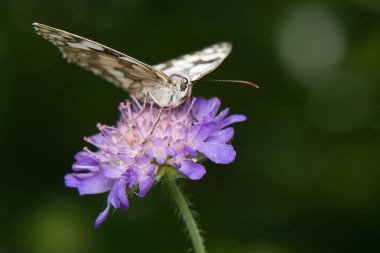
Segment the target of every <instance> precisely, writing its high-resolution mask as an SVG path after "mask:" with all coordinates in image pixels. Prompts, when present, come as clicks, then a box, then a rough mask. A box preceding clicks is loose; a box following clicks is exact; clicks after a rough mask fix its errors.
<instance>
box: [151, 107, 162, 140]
mask: <svg viewBox="0 0 380 253" xmlns="http://www.w3.org/2000/svg"><path fill="white" fill-rule="evenodd" d="M163 110H164V108H163V107H160V110H159V111H158V116H157V118H156V120H155V121H154V124H153V127H152V129H151V130H150V131H149V135H148V136H150V135H151V134H152V133H153V131H154V129H155V128H156V126H157V123H158V121H159V120H160V118H161V114H162V111H163Z"/></svg>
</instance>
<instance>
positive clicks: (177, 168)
mask: <svg viewBox="0 0 380 253" xmlns="http://www.w3.org/2000/svg"><path fill="white" fill-rule="evenodd" d="M133 101H135V100H132V101H131V100H127V101H126V102H125V103H121V104H120V106H119V110H120V119H119V121H118V123H117V125H116V126H106V125H100V124H99V125H98V129H99V132H100V133H98V134H95V135H93V136H91V137H88V138H85V141H87V142H88V143H90V144H92V145H93V146H95V147H96V148H97V150H96V151H91V150H90V149H88V148H87V147H85V148H84V150H83V151H80V152H78V153H77V154H76V156H75V160H76V162H75V163H74V164H73V167H72V169H73V171H74V173H69V174H67V175H66V176H65V184H66V186H68V187H72V188H77V189H78V191H79V194H80V195H84V194H98V193H103V192H109V195H108V200H107V207H106V208H105V210H104V211H103V212H101V213H100V214H99V216H98V217H97V219H96V221H95V226H96V227H97V226H99V225H100V224H101V223H102V222H103V221H104V220H105V219H106V218H107V216H108V212H109V210H110V208H111V206H112V207H113V208H122V209H124V210H127V209H128V207H129V203H128V198H127V196H128V195H131V194H134V193H135V194H137V195H138V196H139V197H143V196H144V195H145V194H146V193H147V192H148V191H149V189H150V188H151V187H152V185H153V184H154V183H155V182H157V181H159V180H160V179H162V178H164V177H172V178H173V177H185V178H188V179H191V180H198V179H200V178H202V177H203V175H204V174H205V173H206V170H205V168H204V167H203V165H201V164H200V162H201V161H202V160H203V159H204V158H208V159H209V160H211V161H213V162H215V163H219V164H228V163H231V162H232V161H233V160H234V159H235V155H236V153H235V150H234V149H233V147H232V146H231V145H230V144H229V143H228V142H229V141H230V140H231V139H232V137H233V134H234V129H233V128H232V127H228V126H229V125H230V124H232V123H235V122H240V121H244V120H245V119H246V117H245V116H243V115H230V116H228V113H229V109H228V108H227V109H224V110H222V111H221V112H220V113H218V111H219V107H220V100H219V99H218V98H211V99H203V98H192V99H188V100H187V101H186V102H185V103H184V104H182V105H181V106H179V107H177V108H172V109H167V110H163V111H162V114H161V117H160V118H159V120H158V121H157V125H156V126H155V127H154V130H153V132H152V133H151V134H150V132H151V131H152V129H153V126H154V123H155V122H156V119H157V117H158V114H159V110H160V109H159V108H158V107H157V106H155V105H153V104H151V105H150V106H149V105H148V107H149V108H145V109H144V110H143V111H142V112H141V113H139V111H140V110H141V109H142V106H141V105H140V104H139V103H138V102H137V101H135V102H133Z"/></svg>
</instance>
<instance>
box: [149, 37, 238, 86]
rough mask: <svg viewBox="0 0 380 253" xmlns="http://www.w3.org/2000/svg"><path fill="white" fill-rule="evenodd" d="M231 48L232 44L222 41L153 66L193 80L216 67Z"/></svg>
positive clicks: (166, 72) (170, 73)
mask: <svg viewBox="0 0 380 253" xmlns="http://www.w3.org/2000/svg"><path fill="white" fill-rule="evenodd" d="M231 49H232V45H231V44H230V43H228V42H222V43H218V44H214V45H211V46H209V47H206V48H204V49H202V50H200V51H197V52H194V53H191V54H185V55H183V56H180V57H178V58H175V59H173V60H169V61H166V62H164V63H161V64H157V65H154V67H155V68H156V69H159V70H161V71H163V72H164V73H165V74H166V75H168V76H171V75H173V74H177V75H181V76H184V77H187V78H189V79H190V80H191V81H194V80H198V79H200V78H201V77H203V76H205V75H206V74H208V73H210V72H211V71H213V70H214V69H216V68H217V67H218V66H219V65H220V64H221V63H222V62H223V60H224V59H225V58H226V57H227V56H228V54H229V53H230V52H231Z"/></svg>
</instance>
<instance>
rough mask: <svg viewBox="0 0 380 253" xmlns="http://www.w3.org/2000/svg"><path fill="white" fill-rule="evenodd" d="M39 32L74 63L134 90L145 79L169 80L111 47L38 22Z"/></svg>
mask: <svg viewBox="0 0 380 253" xmlns="http://www.w3.org/2000/svg"><path fill="white" fill-rule="evenodd" d="M33 26H34V28H35V30H36V31H37V33H38V34H39V35H41V36H42V37H44V38H45V39H47V40H49V41H50V42H51V43H53V44H54V45H55V46H57V47H58V48H59V49H60V51H61V52H62V54H63V56H64V57H65V58H66V59H67V60H68V61H69V62H72V63H76V64H78V65H80V66H81V67H83V68H85V69H87V70H91V71H92V72H94V73H95V74H97V75H99V76H102V77H103V78H105V79H107V80H108V81H110V82H112V83H114V84H116V85H117V86H119V87H121V88H123V89H125V90H127V91H129V92H131V93H132V94H133V93H134V91H135V90H136V88H138V87H142V86H143V85H142V83H144V84H148V85H149V84H150V85H153V84H155V83H157V84H160V83H167V82H168V81H169V77H168V76H167V75H166V74H165V73H163V72H162V71H160V70H158V69H156V68H154V67H152V66H150V65H148V64H145V63H143V62H141V61H139V60H136V59H134V58H132V57H130V56H127V55H125V54H123V53H120V52H118V51H116V50H113V49H111V48H109V47H106V46H104V45H101V44H99V43H96V42H94V41H91V40H89V39H86V38H83V37H80V36H78V35H75V34H72V33H68V32H65V31H62V30H59V29H56V28H53V27H49V26H46V25H42V24H38V23H34V24H33Z"/></svg>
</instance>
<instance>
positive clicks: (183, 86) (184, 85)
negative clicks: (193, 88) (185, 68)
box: [179, 82, 187, 91]
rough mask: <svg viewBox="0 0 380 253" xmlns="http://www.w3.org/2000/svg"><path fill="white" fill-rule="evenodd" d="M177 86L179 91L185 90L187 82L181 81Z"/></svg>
mask: <svg viewBox="0 0 380 253" xmlns="http://www.w3.org/2000/svg"><path fill="white" fill-rule="evenodd" d="M179 88H180V90H181V91H185V90H186V88H187V82H184V83H181V86H180V87H179Z"/></svg>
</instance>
